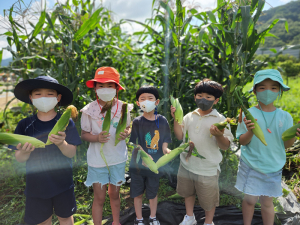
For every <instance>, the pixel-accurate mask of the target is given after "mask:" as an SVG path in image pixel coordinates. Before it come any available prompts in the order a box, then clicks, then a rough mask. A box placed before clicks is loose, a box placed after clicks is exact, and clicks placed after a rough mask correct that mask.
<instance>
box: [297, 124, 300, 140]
mask: <svg viewBox="0 0 300 225" xmlns="http://www.w3.org/2000/svg"><path fill="white" fill-rule="evenodd" d="M298 123H300V121H298ZM297 130H298V132H296V135H297V136H298V137H300V128H298V129H297Z"/></svg>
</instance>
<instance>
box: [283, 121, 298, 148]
mask: <svg viewBox="0 0 300 225" xmlns="http://www.w3.org/2000/svg"><path fill="white" fill-rule="evenodd" d="M298 123H300V121H299V122H298ZM297 130H298V132H297V133H296V135H297V136H298V137H300V129H299V128H298V129H297ZM294 142H295V138H292V139H290V140H287V141H285V142H284V147H285V148H289V147H292V146H293V144H294Z"/></svg>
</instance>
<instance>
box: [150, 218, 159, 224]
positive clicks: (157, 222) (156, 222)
mask: <svg viewBox="0 0 300 225" xmlns="http://www.w3.org/2000/svg"><path fill="white" fill-rule="evenodd" d="M149 224H150V225H160V223H159V221H158V220H157V219H156V218H154V219H151V218H149Z"/></svg>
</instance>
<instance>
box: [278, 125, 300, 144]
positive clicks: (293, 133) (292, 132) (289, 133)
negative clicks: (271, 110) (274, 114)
mask: <svg viewBox="0 0 300 225" xmlns="http://www.w3.org/2000/svg"><path fill="white" fill-rule="evenodd" d="M298 128H300V123H297V124H296V125H294V126H292V127H290V128H289V129H287V130H286V131H284V132H283V133H282V135H281V138H282V140H283V141H288V140H290V139H292V138H293V137H295V136H296V133H297V132H298V131H297V129H298Z"/></svg>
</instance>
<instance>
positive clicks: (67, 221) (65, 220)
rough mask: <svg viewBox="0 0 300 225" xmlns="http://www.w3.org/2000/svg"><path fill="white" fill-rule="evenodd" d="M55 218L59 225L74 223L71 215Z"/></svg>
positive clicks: (71, 224)
mask: <svg viewBox="0 0 300 225" xmlns="http://www.w3.org/2000/svg"><path fill="white" fill-rule="evenodd" d="M57 218H58V220H59V224H60V225H73V224H74V219H73V216H70V217H68V218H62V217H59V216H57Z"/></svg>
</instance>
